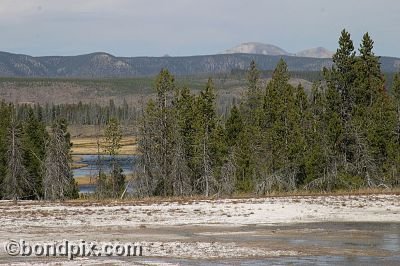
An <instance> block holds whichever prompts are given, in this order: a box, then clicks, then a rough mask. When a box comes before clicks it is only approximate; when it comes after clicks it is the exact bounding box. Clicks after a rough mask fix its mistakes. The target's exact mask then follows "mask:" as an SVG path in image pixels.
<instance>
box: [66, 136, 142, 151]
mask: <svg viewBox="0 0 400 266" xmlns="http://www.w3.org/2000/svg"><path fill="white" fill-rule="evenodd" d="M98 141H99V144H100V146H98V144H97V143H98ZM71 142H72V154H73V155H77V154H85V155H86V154H97V152H98V151H100V154H105V152H104V138H103V137H100V138H99V139H97V138H96V137H72V138H71ZM121 145H122V147H121V149H120V150H119V154H122V155H132V154H137V153H138V151H137V141H136V137H133V136H124V137H122V140H121Z"/></svg>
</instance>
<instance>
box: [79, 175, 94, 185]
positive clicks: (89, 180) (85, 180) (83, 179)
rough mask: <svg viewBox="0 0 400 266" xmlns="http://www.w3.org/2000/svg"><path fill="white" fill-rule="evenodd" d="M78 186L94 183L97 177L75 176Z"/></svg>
mask: <svg viewBox="0 0 400 266" xmlns="http://www.w3.org/2000/svg"><path fill="white" fill-rule="evenodd" d="M74 179H75V181H76V183H78V186H80V185H93V184H95V183H96V180H95V178H93V177H91V176H79V177H75V178H74Z"/></svg>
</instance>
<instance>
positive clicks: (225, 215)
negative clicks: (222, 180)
mask: <svg viewBox="0 0 400 266" xmlns="http://www.w3.org/2000/svg"><path fill="white" fill-rule="evenodd" d="M312 222H395V223H398V222H400V195H363V196H360V195H355V196H290V197H268V198H250V199H223V200H193V201H181V202H178V201H175V202H171V201H168V202H156V203H146V202H140V201H132V202H111V203H98V202H97V203H94V202H83V203H82V202H72V203H71V202H65V203H51V202H20V203H18V204H17V205H14V204H12V202H9V201H0V225H1V226H0V245H1V246H0V258H1V256H5V254H4V253H2V252H4V250H3V245H4V243H6V242H7V241H8V240H9V239H21V238H24V237H25V238H24V239H25V240H30V241H36V242H40V241H42V242H46V241H52V240H54V239H53V238H54V237H57V239H56V240H58V241H61V240H63V239H68V240H77V239H82V238H84V239H85V240H90V241H97V242H98V243H102V242H103V241H118V240H120V239H119V238H120V237H119V236H115V238H114V237H113V235H112V234H113V229H115V228H119V229H126V228H136V229H140V228H146V229H149V228H150V229H157V228H164V227H168V228H169V227H177V228H180V227H182V228H186V227H190V226H210V228H211V227H218V226H221V227H224V228H226V227H235V228H237V227H240V226H245V225H282V224H296V223H312ZM107 228H108V229H107ZM85 230H87V233H85ZM96 230H98V232H99V233H98V235H94V236H93V232H96ZM108 230H109V232H110V233H109V235H108V234H107V231H108ZM236 231H237V230H236ZM236 231H233V232H231V233H232V234H240V233H241V232H240V231H239V232H236ZM46 232H48V234H49V235H50V237H51V238H52V239H49V235H47V234H46ZM74 232H76V233H74ZM227 233H228V232H224V233H220V232H218V230H210V232H203V233H202V235H203V236H205V237H207V236H210V237H215V236H218V235H221V234H227ZM247 233H249V232H247ZM135 236H136V237H138V239H140V236H138V235H137V234H136V235H135ZM88 237H92V238H94V239H87V238H88ZM154 239H155V240H154V241H146V238H142V240H143V241H140V242H139V243H140V244H141V245H143V246H144V253H145V254H146V255H147V256H156V257H173V258H184V257H188V258H236V257H237V258H241V257H253V256H258V257H273V256H295V255H302V254H299V253H298V252H295V251H290V250H274V249H271V248H264V247H244V246H240V245H238V244H237V243H226V242H218V241H216V242H213V241H210V242H207V241H204V242H192V241H187V239H181V240H179V239H178V240H177V239H175V240H174V241H172V240H169V239H168V238H163V236H162V235H160V236H157V235H155V236H154ZM1 242H3V243H1ZM3 258H4V257H3ZM109 260H110V259H109ZM78 261H79V263H83V264H97V263H99V261H98V260H91V258H78ZM78 261H75V262H78ZM105 262H106V261H101V263H105ZM46 263H47V262H46ZM48 263H49V264H50V265H51V263H53V262H48ZM65 263H69V262H68V261H66V262H65ZM109 263H111V264H118V263H115V261H113V260H110V262H109ZM22 264H23V263H22ZM22 264H16V265H22Z"/></svg>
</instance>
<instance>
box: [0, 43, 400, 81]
mask: <svg viewBox="0 0 400 266" xmlns="http://www.w3.org/2000/svg"><path fill="white" fill-rule="evenodd" d="M271 49H272V50H273V51H275V52H276V53H279V51H280V50H279V49H276V48H273V47H272V48H271ZM268 51H269V52H271V50H268ZM268 51H267V52H268ZM242 52H245V51H242ZM261 52H262V50H261ZM316 52H320V51H319V50H318V49H317V51H316ZM322 52H323V51H322ZM301 54H305V55H308V54H309V53H308V52H302V53H301ZM280 58H284V60H285V61H286V62H287V64H288V68H289V70H291V71H319V70H321V69H322V68H323V67H329V66H331V65H332V60H331V59H329V58H311V57H299V56H291V55H281V54H279V55H268V54H267V55H264V54H249V53H240V54H218V55H202V56H183V57H115V56H113V55H110V54H107V53H93V54H86V55H78V56H44V57H32V56H28V55H21V54H11V53H6V52H0V77H53V78H54V77H59V78H107V77H140V76H151V75H155V74H157V73H159V71H160V70H161V69H162V68H168V69H169V70H170V71H171V72H172V73H173V74H175V75H199V74H214V73H229V72H231V71H232V70H233V69H247V68H248V66H249V64H250V62H251V61H252V60H255V61H256V63H257V65H258V67H259V68H260V69H262V70H272V69H274V68H275V66H276V64H277V62H278V61H279V59H280ZM381 63H382V70H383V71H384V72H397V71H399V69H400V59H399V58H393V57H382V58H381Z"/></svg>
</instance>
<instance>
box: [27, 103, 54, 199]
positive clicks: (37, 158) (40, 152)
mask: <svg viewBox="0 0 400 266" xmlns="http://www.w3.org/2000/svg"><path fill="white" fill-rule="evenodd" d="M47 139H48V133H47V132H46V128H45V125H44V124H43V123H41V122H40V120H39V119H38V118H37V117H36V115H35V114H34V111H33V110H32V109H31V108H29V109H28V113H27V119H26V121H25V122H24V125H23V137H22V145H23V147H24V154H23V158H24V165H25V166H26V170H27V175H28V176H29V178H30V179H31V180H32V181H33V183H34V184H33V186H32V189H33V190H32V191H31V192H30V193H29V195H32V197H35V198H36V197H40V198H41V197H43V189H42V188H43V166H42V165H43V162H44V160H45V154H46V149H45V146H46V145H45V144H46V141H47Z"/></svg>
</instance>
